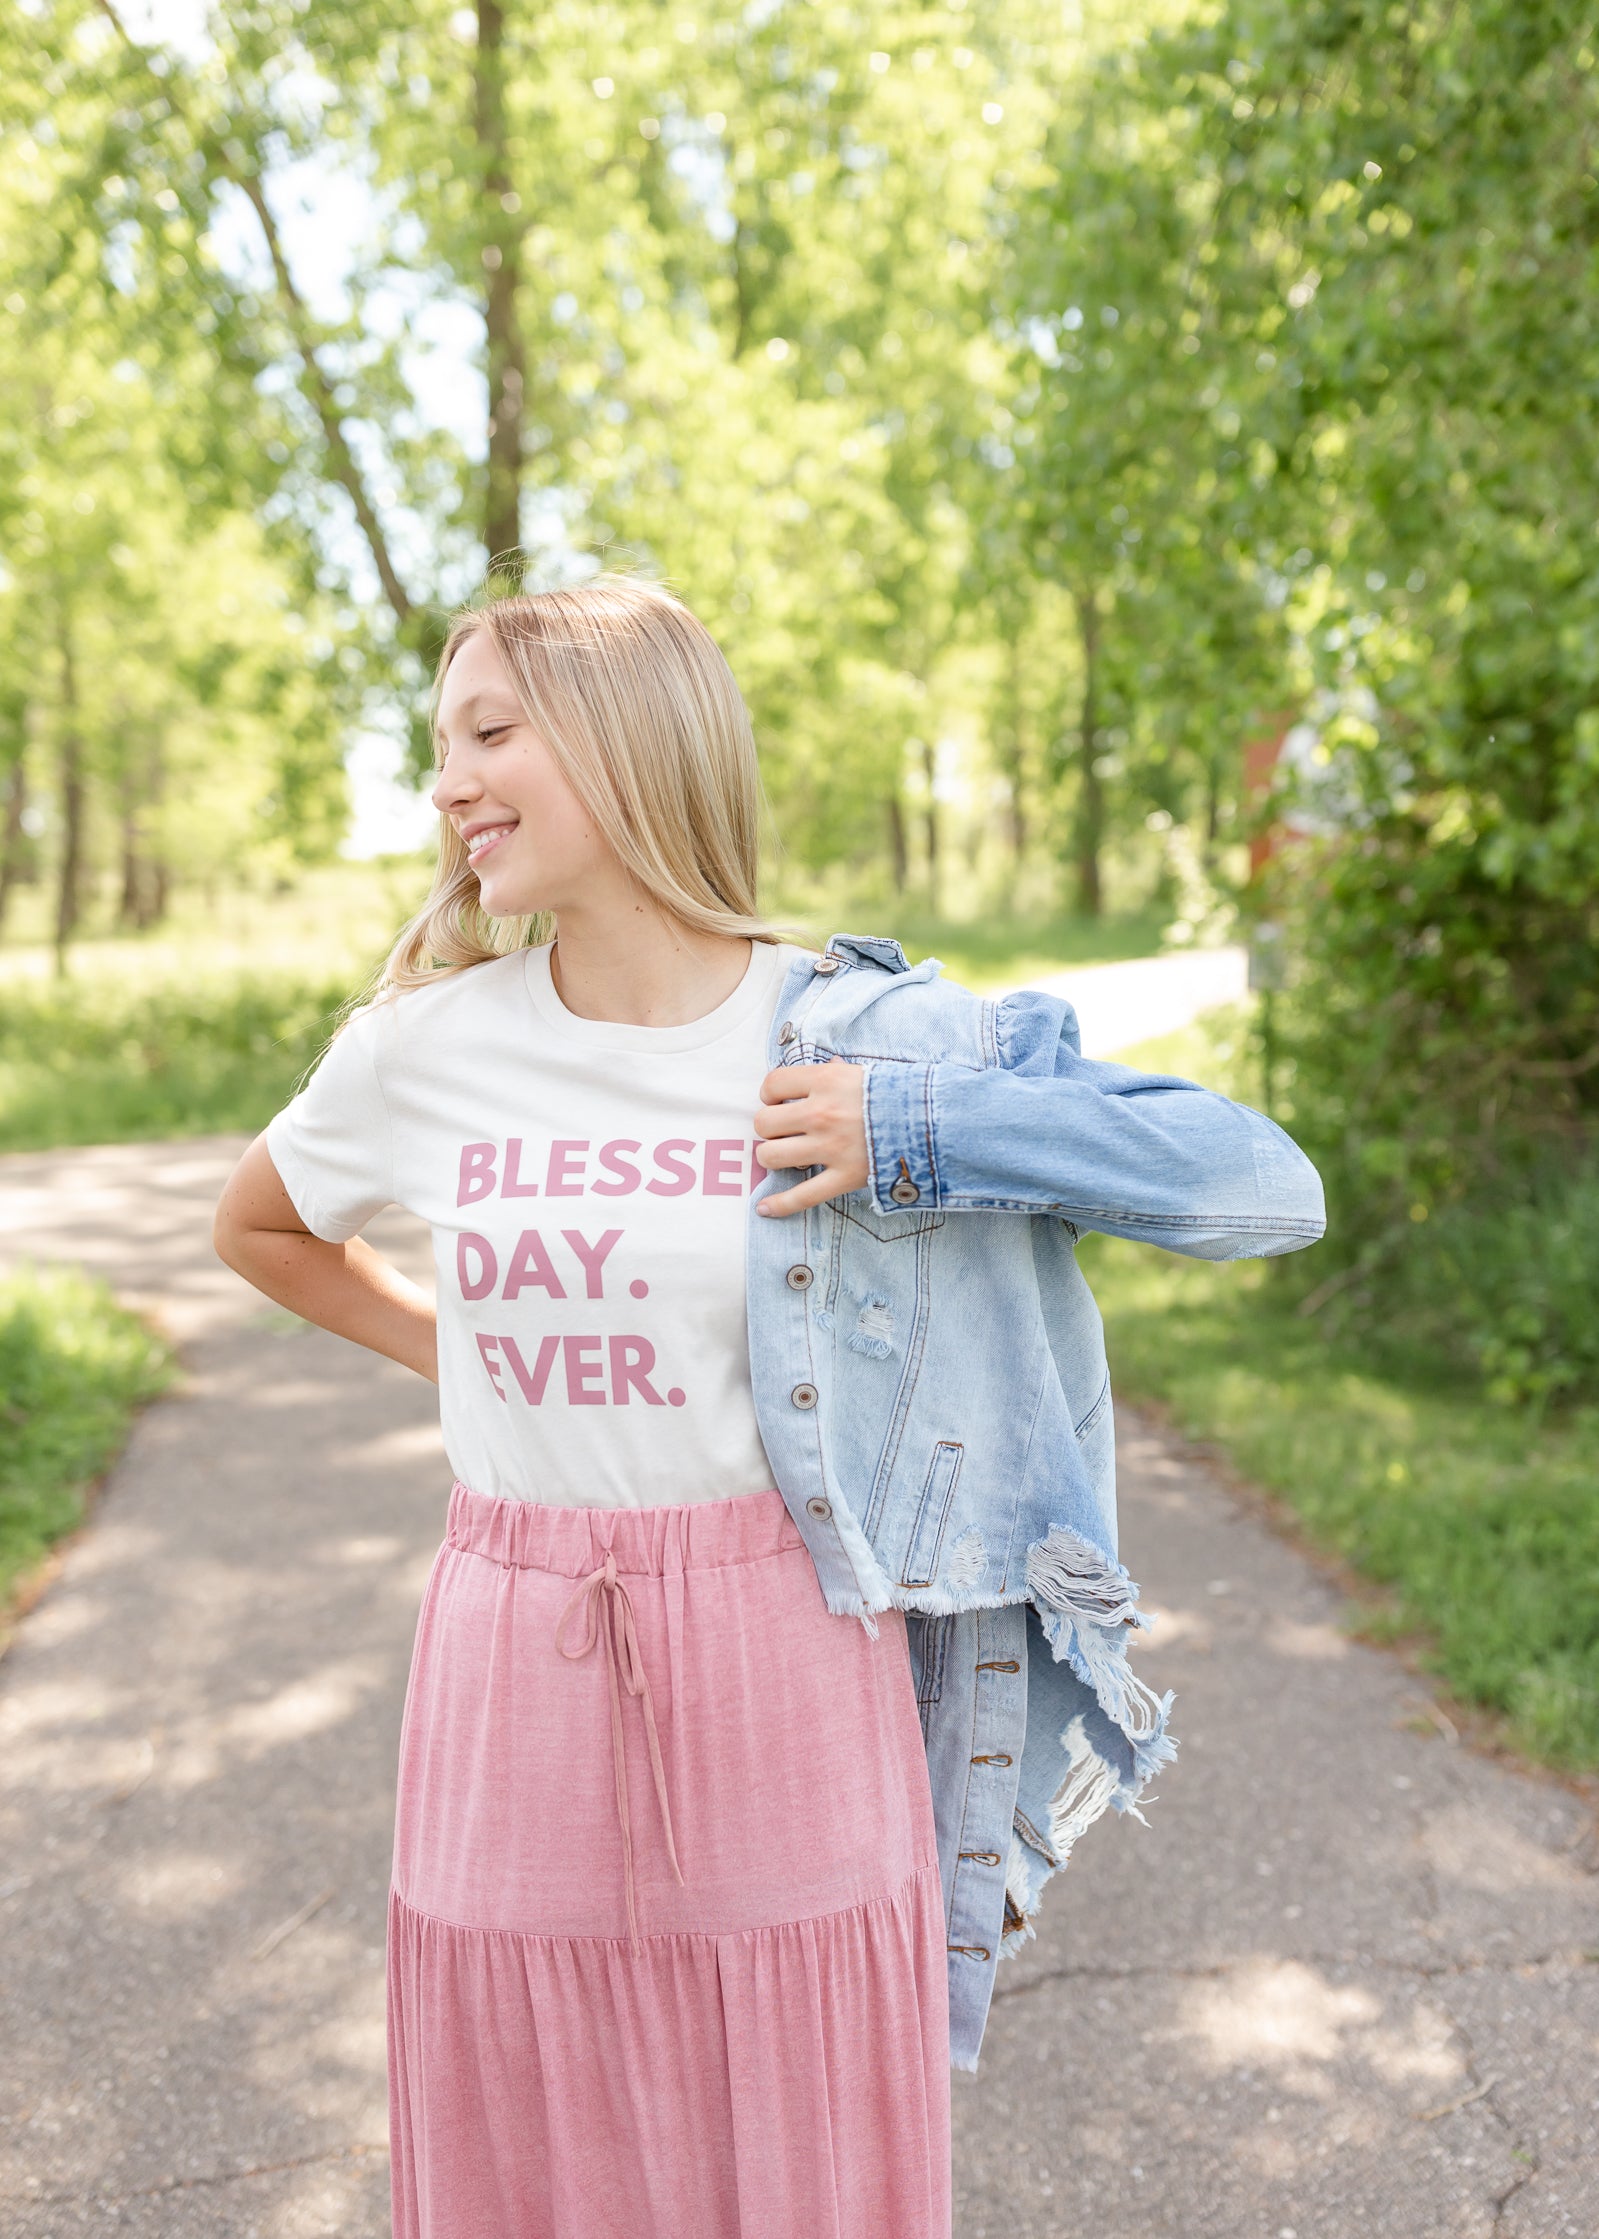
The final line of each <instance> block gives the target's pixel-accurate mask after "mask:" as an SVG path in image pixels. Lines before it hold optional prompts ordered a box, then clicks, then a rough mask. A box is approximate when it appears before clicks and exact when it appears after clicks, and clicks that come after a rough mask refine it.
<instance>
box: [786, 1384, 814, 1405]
mask: <svg viewBox="0 0 1599 2239" xmlns="http://www.w3.org/2000/svg"><path fill="white" fill-rule="evenodd" d="M788 1396H789V1398H790V1399H791V1400H792V1401H793V1402H794V1405H795V1406H796V1407H814V1406H815V1405H816V1386H815V1385H814V1384H796V1385H795V1386H794V1389H793V1390H792V1391H791V1392H790V1393H789V1395H788Z"/></svg>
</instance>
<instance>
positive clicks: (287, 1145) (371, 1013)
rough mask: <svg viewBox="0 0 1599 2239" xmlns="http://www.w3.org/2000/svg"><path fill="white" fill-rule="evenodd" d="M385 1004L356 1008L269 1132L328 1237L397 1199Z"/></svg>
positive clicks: (303, 1202) (314, 1224)
mask: <svg viewBox="0 0 1599 2239" xmlns="http://www.w3.org/2000/svg"><path fill="white" fill-rule="evenodd" d="M382 1024H383V1020H382V1016H381V1007H379V1006H373V1007H371V1008H368V1009H367V1010H364V1011H357V1012H356V1013H355V1015H354V1016H353V1017H352V1018H351V1019H350V1021H349V1022H348V1024H347V1025H346V1026H345V1027H344V1029H343V1031H342V1032H341V1033H340V1034H339V1035H338V1036H337V1037H336V1038H335V1040H334V1041H333V1043H332V1045H331V1047H330V1048H329V1050H328V1052H327V1055H326V1056H325V1057H324V1058H323V1060H322V1062H321V1064H320V1065H319V1066H318V1067H317V1069H316V1071H315V1072H314V1073H313V1074H312V1076H311V1078H310V1079H309V1080H308V1081H307V1082H306V1084H305V1087H304V1088H303V1089H302V1090H301V1091H300V1093H299V1095H298V1096H297V1097H296V1098H295V1099H294V1101H293V1103H292V1104H286V1105H285V1106H284V1108H283V1110H282V1111H281V1112H279V1113H278V1115H277V1117H276V1118H275V1119H274V1120H273V1121H272V1122H271V1123H270V1124H269V1126H268V1128H267V1131H266V1139H267V1149H268V1151H269V1152H270V1153H271V1157H272V1163H273V1165H274V1166H275V1167H276V1168H277V1170H278V1175H279V1178H280V1179H281V1181H282V1183H283V1186H284V1188H285V1189H286V1190H287V1191H288V1193H289V1196H290V1197H291V1198H292V1199H293V1201H294V1209H295V1211H296V1212H297V1213H298V1214H299V1216H300V1218H301V1220H303V1221H304V1223H305V1225H306V1227H307V1228H308V1229H310V1231H311V1233H312V1235H313V1236H320V1237H322V1238H323V1240H324V1241H325V1242H327V1243H329V1244H343V1243H346V1242H347V1241H348V1240H349V1238H350V1237H352V1236H355V1235H358V1234H359V1233H360V1231H361V1230H362V1229H363V1228H364V1227H365V1226H366V1224H367V1222H368V1221H369V1220H371V1219H372V1217H373V1215H374V1214H376V1213H380V1212H381V1211H382V1210H383V1208H384V1206H385V1205H389V1204H392V1203H393V1201H394V1138H393V1129H392V1126H391V1123H390V1119H389V1108H388V1104H387V1101H386V1099H385V1097H384V1094H383V1083H382V1081H381V1080H380V1078H379V1076H378V1049H377V1043H378V1036H379V1033H380V1031H381V1027H382Z"/></svg>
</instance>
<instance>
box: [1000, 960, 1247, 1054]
mask: <svg viewBox="0 0 1599 2239" xmlns="http://www.w3.org/2000/svg"><path fill="white" fill-rule="evenodd" d="M1020 985H1022V986H1025V987H1031V988H1037V989H1039V990H1040V991H1041V992H1042V993H1043V994H1045V995H1062V996H1064V997H1065V999H1066V1001H1067V1002H1068V1003H1070V1004H1071V1005H1072V1007H1073V1009H1074V1010H1075V1011H1076V1013H1077V1024H1078V1027H1079V1029H1080V1031H1081V1033H1082V1038H1083V1055H1084V1057H1112V1056H1114V1055H1115V1053H1116V1051H1117V1050H1126V1049H1131V1048H1133V1046H1134V1045H1135V1044H1136V1043H1138V1042H1152V1041H1154V1039H1155V1038H1156V1036H1157V1035H1160V1034H1175V1033H1176V1032H1177V1030H1178V1028H1179V1027H1183V1026H1189V1025H1192V1023H1193V1021H1194V1020H1195V1019H1196V1018H1202V1017H1203V1016H1204V1014H1205V1013H1206V1012H1207V1011H1214V1010H1218V1009H1220V1008H1221V1006H1222V1005H1223V1004H1225V1003H1242V1002H1243V1001H1244V1000H1245V999H1246V997H1247V996H1248V993H1249V952H1248V950H1247V949H1242V948H1206V949H1190V950H1187V951H1185V952H1183V953H1182V954H1179V955H1175V956H1140V957H1134V958H1133V959H1131V960H1130V961H1129V962H1127V963H1123V964H1074V965H1073V966H1072V967H1071V968H1070V970H1068V971H1064V972H1051V973H1048V974H1047V975H1046V976H1045V977H1044V978H1042V979H1036V980H1025V981H1023V982H1021V983H1020ZM1007 992H1010V991H1009V990H1007Z"/></svg>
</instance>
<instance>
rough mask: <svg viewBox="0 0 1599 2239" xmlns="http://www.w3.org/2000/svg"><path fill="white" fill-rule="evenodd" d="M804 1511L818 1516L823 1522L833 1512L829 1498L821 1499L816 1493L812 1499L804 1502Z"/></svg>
mask: <svg viewBox="0 0 1599 2239" xmlns="http://www.w3.org/2000/svg"><path fill="white" fill-rule="evenodd" d="M805 1512H806V1514H807V1515H809V1516H819V1517H820V1518H821V1520H822V1522H823V1523H824V1524H825V1523H826V1522H827V1519H828V1517H829V1516H831V1515H832V1513H833V1504H832V1502H831V1501H830V1500H823V1498H822V1496H821V1495H820V1493H818V1494H817V1496H816V1498H815V1499H814V1500H808V1501H807V1502H806V1503H805Z"/></svg>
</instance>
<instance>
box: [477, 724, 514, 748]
mask: <svg viewBox="0 0 1599 2239" xmlns="http://www.w3.org/2000/svg"><path fill="white" fill-rule="evenodd" d="M510 728H511V726H510V724H509V723H480V724H479V725H478V734H477V735H478V738H479V740H480V741H481V742H482V744H483V745H484V746H487V745H488V743H489V741H490V740H491V739H502V738H504V736H505V734H506V732H507V731H508V730H509V729H510Z"/></svg>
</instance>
